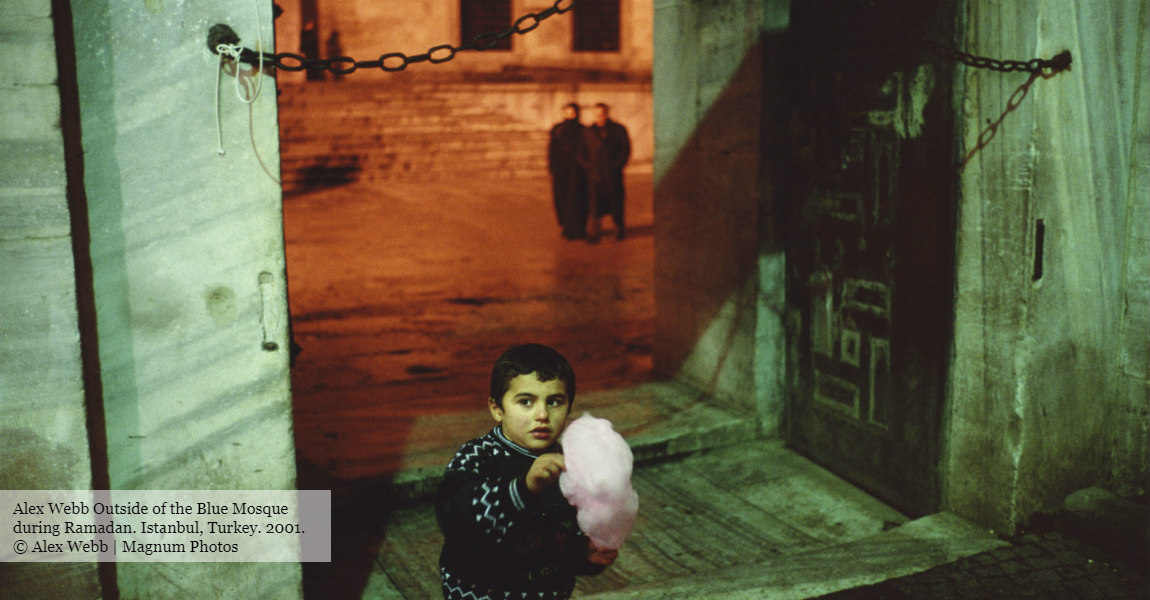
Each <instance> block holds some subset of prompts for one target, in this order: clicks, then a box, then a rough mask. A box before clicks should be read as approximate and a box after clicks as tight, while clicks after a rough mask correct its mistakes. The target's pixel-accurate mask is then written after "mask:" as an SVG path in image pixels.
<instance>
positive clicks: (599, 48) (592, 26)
mask: <svg viewBox="0 0 1150 600" xmlns="http://www.w3.org/2000/svg"><path fill="white" fill-rule="evenodd" d="M572 12H573V13H574V15H575V44H574V46H575V51H576V52H618V51H619V0H579V3H578V4H576V6H575V10H574V11H572Z"/></svg>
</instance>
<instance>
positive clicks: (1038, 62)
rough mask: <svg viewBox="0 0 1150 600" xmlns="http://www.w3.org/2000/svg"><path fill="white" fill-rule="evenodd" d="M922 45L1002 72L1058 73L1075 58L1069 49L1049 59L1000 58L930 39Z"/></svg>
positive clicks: (958, 60)
mask: <svg viewBox="0 0 1150 600" xmlns="http://www.w3.org/2000/svg"><path fill="white" fill-rule="evenodd" d="M922 45H923V46H925V47H926V48H927V49H928V50H930V51H931V52H934V53H935V54H938V55H939V56H942V57H943V58H947V59H950V60H953V61H955V62H960V63H962V64H964V65H966V66H968V67H972V68H975V69H988V70H991V71H998V72H1001V73H1014V72H1019V71H1021V72H1025V73H1043V72H1045V71H1046V70H1047V69H1049V70H1050V72H1051V73H1057V72H1059V71H1065V70H1067V69H1069V68H1070V63H1071V62H1073V60H1074V59H1073V57H1072V56H1071V55H1070V51H1069V50H1063V51H1062V52H1059V53H1058V54H1056V55H1054V57H1053V58H1049V59H1042V58H1032V59H1030V60H999V59H997V58H987V57H985V56H975V55H973V54H970V53H969V52H962V51H961V50H957V49H955V48H951V47H950V46H946V45H943V44H940V43H938V42H933V41H930V40H923V41H922Z"/></svg>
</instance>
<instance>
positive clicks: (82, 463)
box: [0, 0, 100, 598]
mask: <svg viewBox="0 0 1150 600" xmlns="http://www.w3.org/2000/svg"><path fill="white" fill-rule="evenodd" d="M63 51H64V52H67V50H66V49H65V50H63ZM56 52H57V48H56V43H55V41H54V33H53V22H52V2H51V1H50V0H19V1H15V2H4V3H0V121H2V122H3V123H4V129H3V131H2V132H0V156H3V157H4V158H3V160H0V282H3V283H2V284H0V488H3V489H10V490H13V489H14V490H21V489H49V490H50V489H88V488H89V487H90V486H91V482H92V467H91V462H90V461H89V444H88V427H87V424H86V411H85V406H84V382H83V373H82V364H81V350H80V335H79V315H78V313H77V305H76V276H75V272H74V269H73V264H74V262H73V253H72V242H73V238H72V228H71V224H70V219H69V213H68V196H67V177H66V170H65V158H64V136H63V132H62V130H61V127H60V89H59V87H58V86H57V72H56V71H57V69H56ZM4 552H11V550H9V549H5V550H4ZM0 582H2V583H0V595H3V596H4V597H6V598H95V597H99V596H100V583H99V578H98V575H97V567H96V565H95V564H90V563H73V564H46V563H31V564H15V563H0Z"/></svg>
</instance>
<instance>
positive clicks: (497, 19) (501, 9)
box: [459, 0, 514, 50]
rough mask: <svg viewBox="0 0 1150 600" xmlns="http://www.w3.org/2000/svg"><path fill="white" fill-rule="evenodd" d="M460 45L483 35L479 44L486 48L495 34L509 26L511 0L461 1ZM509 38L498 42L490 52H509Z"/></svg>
mask: <svg viewBox="0 0 1150 600" xmlns="http://www.w3.org/2000/svg"><path fill="white" fill-rule="evenodd" d="M459 23H460V26H459V29H460V35H459V38H460V44H467V43H470V42H471V40H473V39H475V36H477V35H483V36H484V39H481V40H480V44H481V45H482V46H484V47H486V45H487V43H490V41H491V39H493V38H492V37H491V36H490V35H485V34H496V33H499V32H500V31H503V30H504V29H507V28H508V27H510V26H511V0H461V2H460V3H459ZM511 37H514V36H510V37H505V38H503V39H501V40H499V42H498V43H496V44H495V45H494V46H492V47H491V48H489V49H490V50H510V49H511Z"/></svg>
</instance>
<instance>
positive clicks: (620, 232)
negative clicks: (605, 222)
mask: <svg viewBox="0 0 1150 600" xmlns="http://www.w3.org/2000/svg"><path fill="white" fill-rule="evenodd" d="M625 237H627V232H626V231H624V230H623V228H622V227H620V228H619V230H618V231H616V232H615V239H617V240H622V239H623V238H625Z"/></svg>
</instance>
